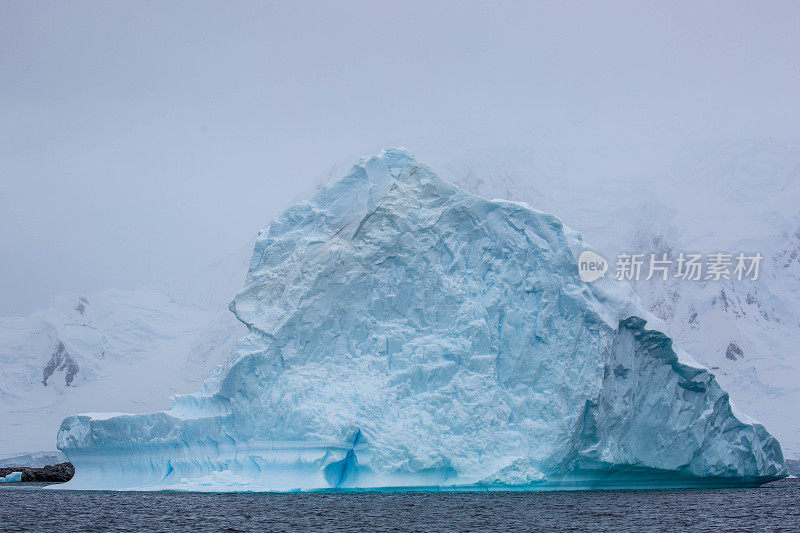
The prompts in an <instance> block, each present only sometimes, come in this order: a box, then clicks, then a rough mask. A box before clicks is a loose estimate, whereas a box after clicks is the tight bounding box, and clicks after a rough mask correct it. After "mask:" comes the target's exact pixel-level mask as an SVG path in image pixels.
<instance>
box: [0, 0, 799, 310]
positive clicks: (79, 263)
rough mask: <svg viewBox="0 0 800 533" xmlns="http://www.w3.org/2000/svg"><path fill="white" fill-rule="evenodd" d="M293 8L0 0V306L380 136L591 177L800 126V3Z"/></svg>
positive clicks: (233, 219)
mask: <svg viewBox="0 0 800 533" xmlns="http://www.w3.org/2000/svg"><path fill="white" fill-rule="evenodd" d="M289 4H290V3H288V2H287V3H274V4H267V3H264V2H254V3H248V2H218V3H207V2H169V3H162V2H158V3H156V2H153V3H148V2H127V3H120V2H68V3H67V2H60V3H44V2H26V1H7V2H3V3H0V265H2V276H0V295H2V297H0V314H2V315H21V314H27V313H29V312H31V311H33V310H35V309H38V308H42V307H46V306H47V305H49V304H50V303H51V301H52V299H53V297H54V296H55V295H58V294H63V293H88V292H92V291H96V290H102V289H106V288H112V287H113V288H135V287H138V286H141V285H144V284H147V283H149V282H151V281H154V280H159V279H165V278H171V277H175V276H180V275H181V274H182V273H185V272H186V271H190V270H195V269H198V268H200V267H202V266H203V265H205V264H207V263H210V262H213V261H214V260H216V259H218V258H219V257H221V256H223V255H224V254H226V253H227V252H229V251H232V250H234V249H237V248H239V247H240V246H241V245H242V244H243V243H245V242H247V241H248V239H251V238H252V237H253V236H254V235H255V233H256V231H257V230H258V229H260V228H261V227H263V226H264V225H265V224H267V223H268V222H269V220H270V219H271V217H273V216H274V215H275V214H277V213H278V212H279V211H280V210H281V209H282V208H284V207H286V206H287V205H288V204H289V203H291V202H293V201H296V200H298V199H301V198H302V196H303V195H304V194H305V192H306V191H308V190H309V189H310V188H312V187H313V184H314V183H315V182H317V181H319V179H320V178H321V177H322V176H326V175H327V173H328V171H329V169H330V168H331V166H332V165H338V167H337V168H339V167H341V166H342V165H346V163H348V162H350V161H351V160H352V159H353V158H354V157H356V156H358V155H363V154H369V153H374V152H377V151H378V150H380V149H381V148H382V147H385V146H405V147H408V148H409V149H411V150H412V151H414V152H415V153H416V155H417V158H418V159H420V160H422V161H428V162H431V163H432V164H434V165H435V164H436V163H437V162H443V161H446V160H448V159H449V158H453V157H457V155H458V154H459V153H460V152H461V151H462V150H465V149H492V147H504V146H514V147H516V148H517V149H521V150H530V151H531V152H535V153H539V154H541V156H540V157H541V158H542V159H543V160H546V161H548V164H550V165H552V166H553V167H558V168H559V169H560V171H561V172H564V173H567V174H570V175H573V176H577V177H579V181H580V182H581V183H582V184H583V185H582V186H585V187H597V188H598V190H599V189H601V188H602V185H603V183H604V182H606V181H608V180H617V179H625V178H631V177H634V178H635V177H637V176H640V177H642V179H646V178H648V177H650V176H653V175H661V173H662V171H663V169H664V168H666V167H667V166H668V165H669V162H670V161H671V160H672V159H673V158H674V157H675V154H678V153H681V152H682V151H684V150H686V149H688V148H692V147H697V146H704V145H707V144H708V145H710V144H715V143H725V142H733V141H736V140H740V139H750V138H760V137H775V138H782V139H783V138H785V139H796V138H798V137H800V99H798V98H797V95H798V94H800V54H798V50H800V46H798V45H800V33H798V31H797V29H798V28H800V4H797V3H788V2H787V3H778V2H772V3H769V4H768V5H765V4H762V3H753V2H706V3H693V2H664V3H662V4H660V5H655V4H652V3H648V4H644V3H634V2H630V3H621V2H617V3H613V4H611V3H609V4H607V5H604V6H600V5H595V4H590V3H574V4H573V3H561V2H558V3H556V2H553V3H535V4H529V3H525V4H523V3H512V2H505V3H502V4H501V3H499V2H486V3H471V2H466V3H465V2H453V3H449V2H435V3H431V2H398V3H384V2H380V3H376V2H346V3H334V2H330V3H327V2H308V3H291V4H292V5H289ZM541 179H547V177H546V176H544V177H542V178H541ZM609 201H612V200H611V199H610V200H609Z"/></svg>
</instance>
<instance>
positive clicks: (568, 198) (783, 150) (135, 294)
mask: <svg viewBox="0 0 800 533" xmlns="http://www.w3.org/2000/svg"><path fill="white" fill-rule="evenodd" d="M429 159H430V162H431V163H432V164H433V165H434V167H435V168H437V169H438V170H439V173H440V174H441V175H442V176H443V177H444V178H446V179H447V180H449V181H451V182H453V183H456V184H457V185H459V186H461V187H463V188H465V189H467V190H470V191H472V192H474V193H476V194H479V195H481V196H483V197H486V198H504V199H511V200H518V201H525V202H528V203H529V204H531V205H532V206H534V207H536V208H539V209H542V210H544V211H547V212H554V213H558V214H559V216H560V217H561V218H562V219H563V220H564V221H565V223H567V224H569V225H570V226H571V227H574V228H576V229H578V230H579V231H580V232H581V233H582V234H583V236H584V238H585V240H586V241H587V242H590V243H592V244H593V246H594V247H595V249H597V250H598V251H600V252H601V253H602V254H603V255H604V256H605V257H606V258H608V259H609V260H610V261H612V262H613V258H614V256H615V255H616V254H618V253H620V252H628V253H645V254H649V253H651V252H653V253H659V255H660V254H661V253H668V254H670V257H674V255H676V254H679V253H680V252H693V251H694V252H703V253H713V252H718V251H730V252H735V251H740V250H741V251H748V252H750V251H760V252H761V253H762V254H763V255H764V257H765V259H764V262H763V269H762V275H761V277H760V279H759V280H758V281H756V282H749V281H725V282H695V281H675V280H670V281H667V282H661V281H660V280H657V279H653V280H650V281H640V282H638V283H634V286H635V289H636V291H637V292H638V294H639V296H640V297H641V298H642V300H643V302H644V303H645V305H646V306H647V308H648V309H649V310H650V311H651V312H653V313H654V314H655V315H656V316H658V317H659V318H661V319H663V320H664V321H665V322H666V327H667V329H668V332H669V333H670V335H671V336H672V337H673V338H674V339H675V342H676V344H677V345H679V346H682V347H685V348H686V349H688V350H690V351H691V352H692V353H693V354H694V355H695V357H696V358H697V359H698V360H699V361H700V362H702V363H703V364H704V365H705V366H706V367H708V368H709V369H711V370H712V371H713V372H714V373H715V375H716V376H717V379H718V380H719V381H720V383H721V384H722V385H723V386H724V387H725V389H726V390H728V391H729V392H730V393H731V395H732V398H733V401H734V402H735V403H736V404H737V405H738V406H740V407H741V408H742V410H744V411H745V412H747V413H749V414H751V415H753V416H755V417H756V418H758V419H759V420H760V421H761V422H763V423H764V424H765V425H766V427H767V429H768V430H770V431H771V432H772V433H773V434H774V435H776V436H777V437H778V439H779V440H780V441H781V443H782V445H783V449H784V453H785V454H786V456H787V457H800V416H798V415H796V413H795V412H794V410H793V409H791V405H797V404H798V402H800V357H798V353H797V351H798V349H797V346H798V344H800V342H798V341H800V298H799V297H798V296H799V294H798V293H799V292H800V207H798V206H800V145H798V144H797V143H788V142H778V141H774V140H760V141H743V142H740V143H736V144H733V145H727V146H722V147H716V148H707V147H702V148H698V149H697V150H694V151H692V152H691V153H687V154H681V155H680V157H676V158H674V159H675V161H676V162H675V163H674V164H673V165H672V166H670V167H667V168H654V169H653V170H652V172H648V173H646V174H644V175H641V176H619V177H613V179H612V177H603V176H601V177H597V179H595V176H593V175H592V174H591V172H585V173H584V174H581V173H580V172H573V169H572V167H570V166H569V164H568V161H562V160H559V159H558V158H557V157H554V156H550V155H548V154H543V153H542V152H535V153H534V152H530V151H527V150H520V149H513V148H503V149H497V148H492V149H487V150H477V151H466V152H453V151H449V152H447V151H442V153H441V154H439V155H438V156H436V157H432V158H429ZM343 165H344V163H343ZM343 165H340V166H339V167H338V168H336V169H333V170H332V171H331V172H328V173H326V176H325V178H324V179H322V180H319V182H318V183H317V187H316V188H317V189H319V188H321V186H322V185H323V184H324V183H326V182H327V181H329V180H330V179H332V178H335V177H337V176H341V175H343V174H344V172H345V171H346V170H347V169H346V168H344V166H343ZM251 252H252V246H250V245H248V246H246V247H244V248H243V249H242V250H240V251H239V252H237V253H235V254H232V255H231V256H229V257H228V258H226V259H225V260H223V261H220V262H219V263H218V264H216V265H214V266H212V267H210V268H208V269H206V270H204V271H203V272H200V273H195V274H193V275H187V276H185V277H183V278H181V279H180V280H173V281H171V282H168V283H163V284H158V285H157V286H153V287H149V288H144V289H141V290H136V291H105V292H103V293H98V294H88V295H84V296H83V300H81V296H80V295H74V296H69V297H64V298H61V299H59V300H58V301H57V302H56V304H55V305H54V306H53V307H52V308H50V309H48V310H45V311H42V312H39V313H35V314H33V315H31V316H29V317H25V318H2V319H0V365H2V368H3V378H2V379H0V400H2V401H0V421H2V424H3V426H4V427H8V428H10V430H9V431H2V432H0V456H2V455H10V454H14V453H24V452H28V451H30V450H40V449H53V447H54V444H55V442H54V441H55V433H56V429H57V427H58V424H59V423H60V421H61V420H62V419H63V417H64V416H67V415H69V414H72V413H76V412H82V411H96V410H114V411H125V412H147V411H152V410H155V409H160V408H165V407H166V406H167V405H166V404H167V402H166V401H165V399H166V397H167V396H168V395H170V394H174V393H186V392H190V391H192V390H195V389H196V387H197V386H198V385H199V384H200V382H201V380H202V378H203V377H204V376H205V375H206V374H207V371H208V370H209V369H211V368H213V367H214V366H216V365H217V364H219V363H221V362H223V361H224V360H225V359H226V358H227V356H228V352H229V350H230V347H231V346H232V345H233V342H234V341H235V339H236V338H238V337H240V336H241V335H242V334H243V331H244V329H243V328H242V327H241V325H240V323H239V322H238V321H237V320H236V319H235V318H234V317H233V314H232V313H230V311H228V309H227V304H228V302H229V301H230V300H231V298H232V297H233V295H234V294H235V293H236V291H237V290H238V289H239V288H240V286H241V281H242V279H243V278H244V275H245V272H246V271H247V266H248V261H249V258H250V254H251ZM81 309H83V312H81ZM59 342H60V343H61V344H63V347H64V349H63V350H61V351H59ZM76 367H77V372H75V370H74V369H75V368H76ZM48 374H49V375H48ZM46 375H47V377H46V378H45V376H46ZM70 377H71V381H70V383H69V385H67V381H68V379H69V378H70ZM45 379H46V382H47V385H46V386H45V385H44V384H43V381H45ZM97 398H101V399H102V400H101V401H100V402H98V400H97Z"/></svg>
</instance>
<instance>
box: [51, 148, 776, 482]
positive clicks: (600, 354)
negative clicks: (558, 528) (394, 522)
mask: <svg viewBox="0 0 800 533" xmlns="http://www.w3.org/2000/svg"><path fill="white" fill-rule="evenodd" d="M585 249H586V246H585V245H584V243H583V242H582V240H581V238H580V236H579V235H578V234H577V233H576V232H574V231H572V230H570V229H569V228H566V227H564V226H563V224H562V223H561V221H560V220H559V219H557V218H556V217H554V216H551V215H548V214H545V213H542V212H539V211H536V210H534V209H532V208H530V207H529V206H527V205H525V204H519V203H513V202H507V201H489V200H485V199H483V198H479V197H477V196H474V195H472V194H469V193H467V192H465V191H463V190H461V189H459V188H458V187H456V186H454V185H451V184H449V183H447V182H446V181H444V180H442V179H441V178H439V177H438V176H437V175H436V174H435V173H434V172H433V171H432V170H431V169H430V168H428V167H427V166H425V165H423V164H420V163H418V162H417V161H416V160H415V159H414V157H413V156H412V155H411V154H409V153H408V152H406V151H404V150H394V149H393V150H385V151H384V152H382V153H381V154H380V155H378V156H376V157H371V158H366V159H364V160H362V161H361V162H360V163H359V164H357V165H356V166H355V167H353V169H352V170H351V171H350V173H349V174H347V176H345V177H344V178H343V179H341V180H340V181H338V182H335V183H333V184H331V185H330V186H328V187H326V188H324V189H322V190H321V191H320V192H319V193H318V194H316V196H314V197H313V198H312V199H311V200H309V201H307V202H304V203H301V204H298V205H295V206H294V207H292V208H290V209H289V210H288V211H286V212H285V213H284V214H283V215H281V216H280V217H278V218H277V219H276V220H275V221H274V222H273V223H272V224H271V225H270V226H269V227H268V228H267V229H265V230H264V231H262V232H261V233H260V234H259V237H258V240H257V242H256V245H255V251H254V253H253V257H252V261H251V263H250V268H249V272H248V274H247V279H246V282H245V287H244V289H243V290H242V291H241V292H240V293H239V294H237V295H236V298H235V299H234V301H233V302H232V303H231V305H230V308H231V310H232V311H233V312H234V313H235V314H236V316H237V317H238V318H239V320H241V321H242V322H243V323H244V324H246V325H247V327H248V328H249V333H248V334H247V335H246V336H245V337H244V338H242V339H241V340H240V341H239V342H238V344H237V346H236V348H235V350H234V351H233V353H232V355H231V357H230V359H229V361H228V362H227V363H226V364H225V365H223V366H222V367H221V368H219V369H218V371H217V372H216V374H215V375H214V376H212V377H211V378H210V379H209V380H208V381H207V382H206V383H205V385H204V386H203V388H202V389H201V390H200V391H199V392H197V393H196V394H192V395H185V396H178V397H176V398H174V399H173V407H172V408H171V409H170V410H168V411H166V412H159V413H153V414H146V415H127V414H107V415H99V414H94V415H92V414H87V415H77V416H72V417H69V418H67V419H65V420H64V422H63V424H62V425H61V429H60V431H59V434H58V446H59V448H60V449H61V450H62V451H63V452H64V453H66V454H67V456H68V457H69V459H70V461H72V463H73V464H74V465H75V467H76V476H75V477H74V478H73V480H72V481H70V482H69V483H68V484H67V485H66V487H67V488H92V489H142V490H148V489H178V490H180V489H184V490H213V491H219V490H280V491H284V490H286V491H288V490H297V489H300V490H315V489H378V488H382V489H383V488H407V489H410V488H426V489H443V490H445V489H455V490H471V489H481V490H493V489H497V490H508V489H533V490H545V489H562V488H603V487H679V486H681V487H682V486H726V485H756V484H760V483H764V482H767V481H771V480H774V479H777V478H779V477H782V476H785V475H786V467H785V465H784V461H783V456H782V453H781V448H780V445H779V444H778V442H777V441H776V440H775V438H773V437H772V436H771V435H770V434H769V433H768V432H767V431H766V430H765V429H764V427H763V426H762V425H760V424H758V423H756V422H755V421H752V420H750V419H748V418H747V417H745V416H744V415H741V414H739V413H737V412H736V410H735V409H734V408H733V407H732V405H731V402H730V401H729V398H728V394H727V393H725V391H723V390H722V389H721V388H720V386H719V385H718V383H717V381H716V380H715V378H714V376H713V375H712V374H711V373H709V372H708V371H707V370H705V369H704V368H702V367H700V366H699V365H698V364H696V363H694V362H693V360H692V359H691V358H690V357H689V356H688V355H687V354H686V353H685V352H683V351H681V350H680V349H678V348H676V347H674V346H673V345H672V341H671V340H670V338H668V337H667V336H666V335H665V334H663V333H661V332H660V331H658V328H657V327H653V328H652V329H650V328H648V327H647V326H648V322H650V323H651V324H652V323H653V321H654V320H655V319H654V318H653V317H651V316H650V315H649V314H648V313H646V312H645V311H644V310H643V309H642V307H641V304H640V303H639V301H638V299H637V298H636V296H635V295H634V294H633V293H632V292H631V289H630V288H629V286H628V285H627V284H621V283H618V282H616V281H614V280H611V279H606V278H602V279H599V280H597V281H595V282H593V283H584V282H582V281H581V280H580V278H579V275H578V268H577V260H576V258H577V257H578V255H579V254H580V253H581V252H582V251H583V250H585ZM609 277H610V276H609Z"/></svg>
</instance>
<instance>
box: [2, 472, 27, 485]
mask: <svg viewBox="0 0 800 533" xmlns="http://www.w3.org/2000/svg"><path fill="white" fill-rule="evenodd" d="M20 481H22V472H11V473H10V474H8V475H6V477H0V483H19V482H20Z"/></svg>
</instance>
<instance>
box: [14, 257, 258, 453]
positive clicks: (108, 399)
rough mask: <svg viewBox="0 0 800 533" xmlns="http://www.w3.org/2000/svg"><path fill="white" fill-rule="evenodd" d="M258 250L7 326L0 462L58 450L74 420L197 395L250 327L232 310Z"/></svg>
mask: <svg viewBox="0 0 800 533" xmlns="http://www.w3.org/2000/svg"><path fill="white" fill-rule="evenodd" d="M251 252H252V245H247V246H245V247H243V248H242V249H241V250H239V251H237V252H236V253H234V254H231V255H230V256H229V257H227V258H225V259H224V260H222V261H220V262H218V263H216V264H214V265H211V266H210V267H208V268H206V269H204V270H202V271H200V272H197V273H193V274H191V275H187V276H186V277H184V278H181V279H177V280H173V281H171V282H165V283H159V284H157V285H155V286H152V287H148V288H143V289H139V290H132V291H116V290H111V291H103V292H100V293H96V294H89V295H85V296H69V297H66V296H65V297H62V298H59V299H57V301H56V302H55V305H53V306H52V307H50V308H49V309H46V310H44V311H41V312H38V313H34V314H33V315H31V316H28V317H10V318H2V319H0V368H2V369H3V379H2V380H0V421H1V422H0V424H2V428H3V430H2V431H0V456H10V455H13V454H21V453H25V452H28V451H30V450H40V449H45V450H52V449H54V448H55V437H56V432H57V429H58V425H59V424H60V422H61V420H62V419H63V418H64V416H66V415H67V414H69V413H74V412H82V411H92V410H98V409H102V410H111V411H129V412H138V411H142V412H146V411H150V410H152V409H158V408H163V407H165V406H166V405H167V403H168V397H169V396H171V395H173V394H177V393H186V392H190V391H192V390H195V389H196V388H197V387H198V386H199V384H200V383H201V382H202V380H203V379H204V378H205V377H206V376H207V375H208V374H209V373H210V372H211V371H212V370H213V369H214V368H215V367H216V366H217V365H218V364H219V363H220V362H222V361H224V360H225V358H226V357H227V356H228V354H229V353H230V350H231V347H232V346H233V343H234V342H235V341H236V339H237V338H239V337H241V335H242V334H243V332H244V328H242V327H241V325H240V324H239V322H238V321H237V320H235V318H234V317H233V316H232V314H231V313H230V311H228V309H227V304H228V302H229V301H230V299H231V298H232V296H233V294H235V292H236V289H237V288H238V287H239V286H240V284H241V280H242V279H243V277H244V273H245V272H246V271H247V264H248V261H249V257H250V253H251Z"/></svg>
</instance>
